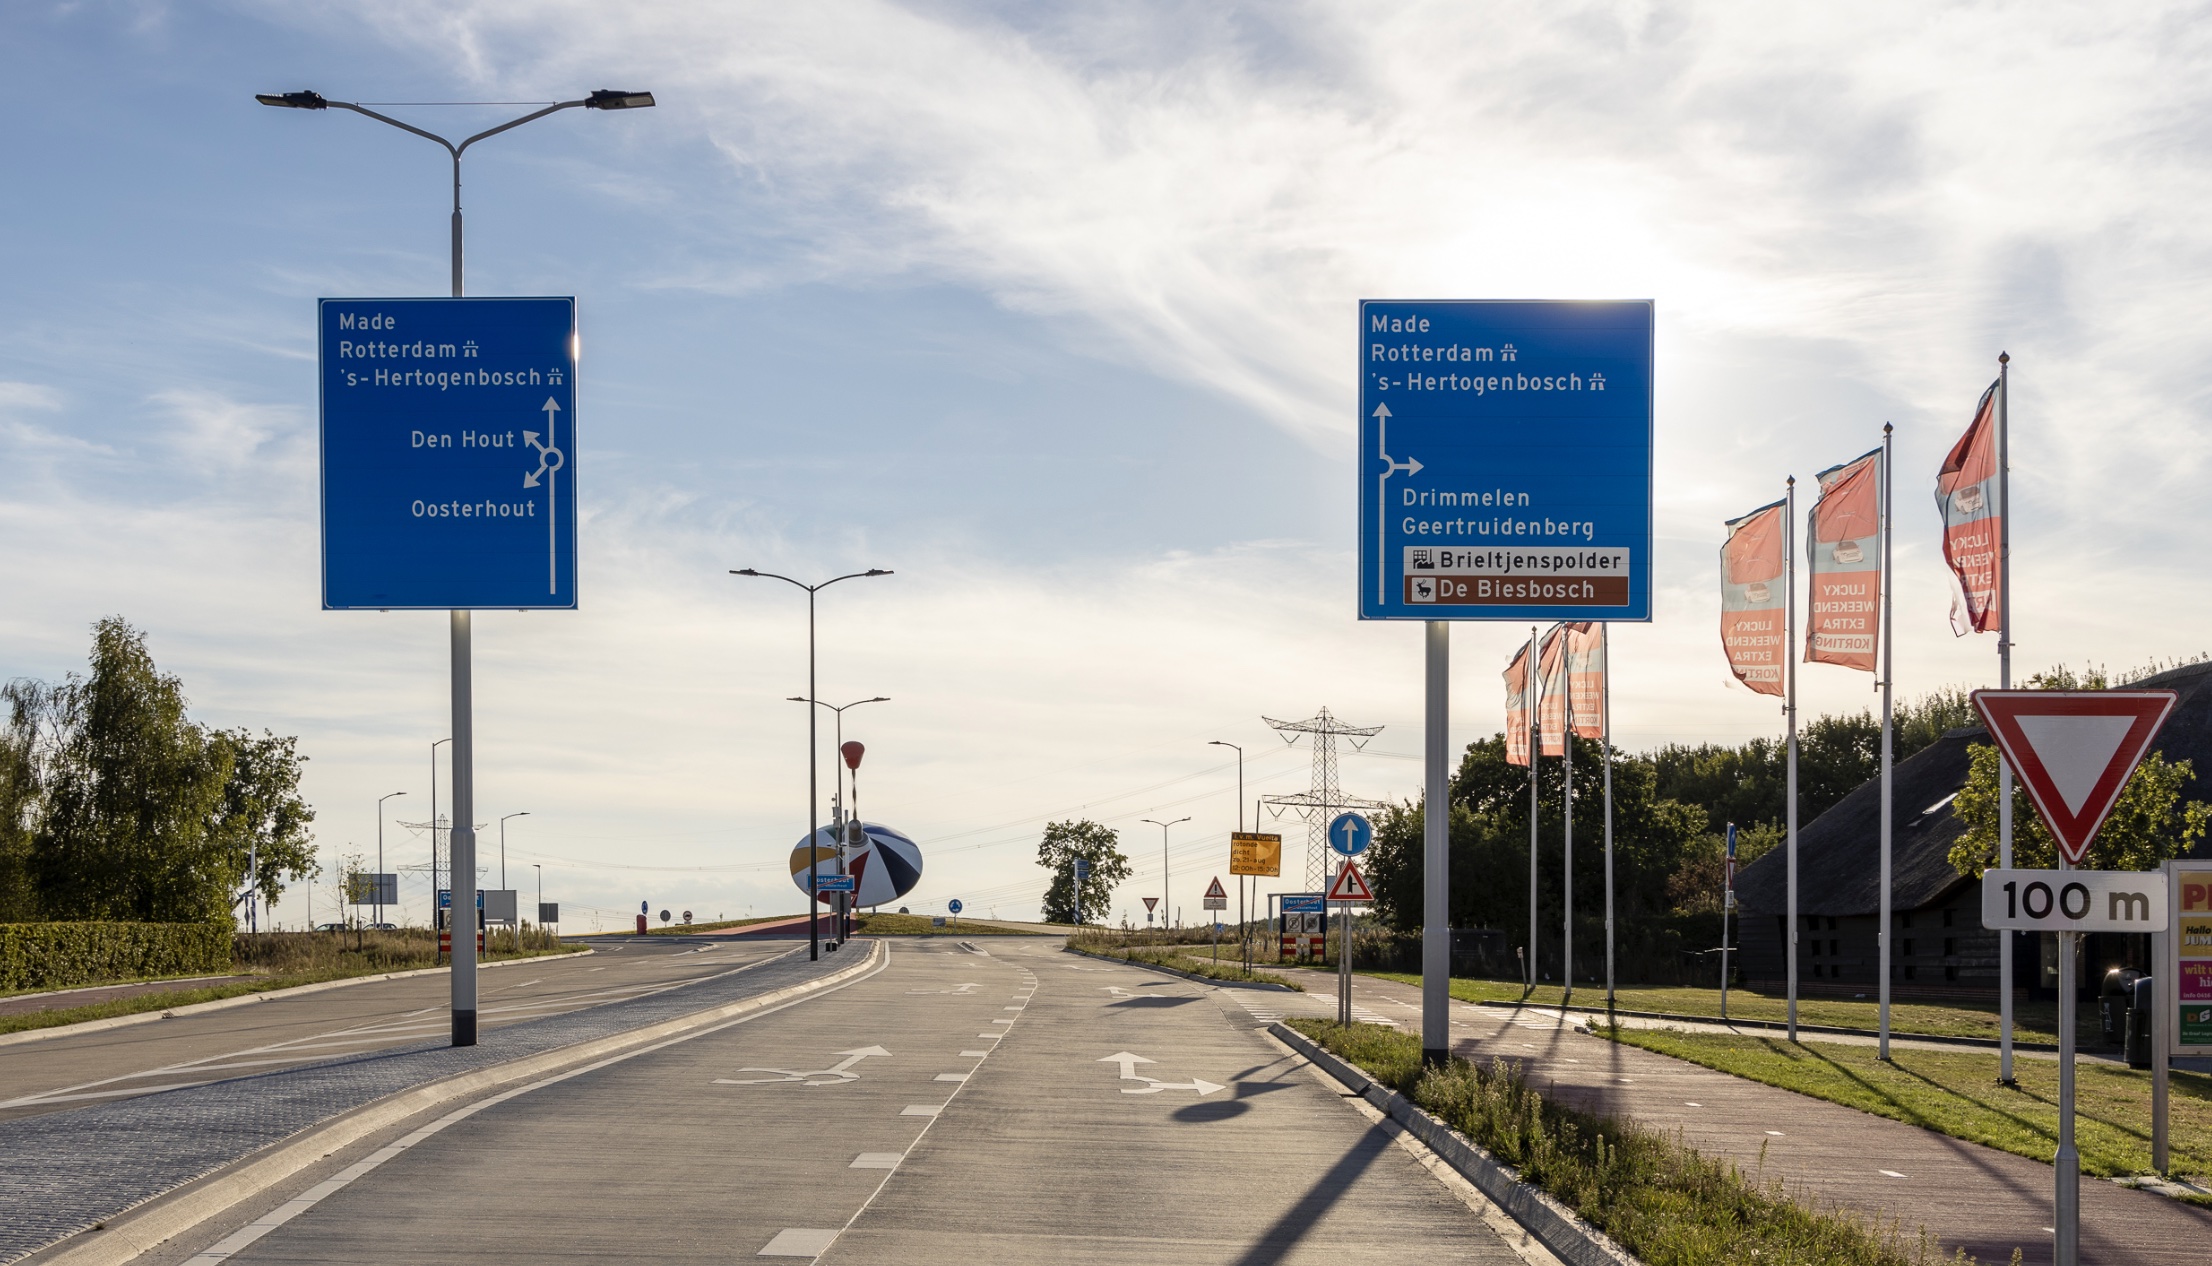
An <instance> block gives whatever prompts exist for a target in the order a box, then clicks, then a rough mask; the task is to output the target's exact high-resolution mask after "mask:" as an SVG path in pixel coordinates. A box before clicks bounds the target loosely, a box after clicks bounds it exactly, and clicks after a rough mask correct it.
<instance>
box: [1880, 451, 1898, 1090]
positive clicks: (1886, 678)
mask: <svg viewBox="0 0 2212 1266" xmlns="http://www.w3.org/2000/svg"><path fill="white" fill-rule="evenodd" d="M1892 431H1893V428H1892V427H1891V426H1890V424H1889V423H1887V422H1884V423H1882V493H1881V496H1882V516H1881V518H1882V593H1881V598H1882V628H1881V638H1882V923H1881V929H1882V930H1881V942H1880V943H1881V950H1882V953H1881V960H1882V961H1881V971H1882V1026H1881V1027H1882V1033H1881V1051H1880V1053H1879V1054H1878V1056H1877V1058H1879V1059H1882V1060H1885V1061H1886V1060H1888V1059H1889V972H1890V967H1889V963H1890V943H1891V942H1892V941H1893V940H1895V939H1896V937H1895V936H1894V935H1893V932H1894V930H1895V929H1893V928H1891V927H1890V893H1889V886H1890V819H1891V817H1892V816H1893V815H1892V813H1891V807H1890V715H1891V704H1892V702H1893V700H1894V696H1895V690H1894V687H1895V685H1896V683H1895V681H1894V680H1893V678H1894V675H1895V674H1894V669H1895V666H1896V647H1895V645H1894V644H1893V642H1892V640H1891V637H1890V632H1891V623H1890V606H1891V603H1890V571H1891V565H1892V563H1893V561H1894V559H1893V557H1892V553H1891V549H1890V522H1889V502H1890V495H1889V493H1890V487H1889V484H1890V447H1891V436H1892Z"/></svg>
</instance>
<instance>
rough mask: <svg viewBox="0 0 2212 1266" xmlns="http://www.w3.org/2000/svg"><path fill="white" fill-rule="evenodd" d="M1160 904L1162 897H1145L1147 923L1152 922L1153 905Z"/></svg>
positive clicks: (1145, 919) (1145, 918)
mask: <svg viewBox="0 0 2212 1266" xmlns="http://www.w3.org/2000/svg"><path fill="white" fill-rule="evenodd" d="M1158 904H1160V899H1159V898H1158V897H1146V898H1145V899H1144V921H1145V922H1147V923H1150V922H1152V907H1154V906H1156V905H1158Z"/></svg>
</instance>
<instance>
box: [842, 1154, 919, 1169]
mask: <svg viewBox="0 0 2212 1266" xmlns="http://www.w3.org/2000/svg"><path fill="white" fill-rule="evenodd" d="M905 1156H906V1153H904V1152H862V1153H861V1154H860V1155H858V1156H855V1157H854V1158H853V1163H852V1164H850V1165H847V1166H846V1167H845V1168H847V1169H897V1168H898V1167H899V1161H901V1160H902V1159H904V1158H905Z"/></svg>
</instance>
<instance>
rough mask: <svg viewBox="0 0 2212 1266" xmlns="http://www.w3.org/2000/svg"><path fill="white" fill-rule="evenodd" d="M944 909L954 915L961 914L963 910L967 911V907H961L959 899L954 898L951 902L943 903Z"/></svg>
mask: <svg viewBox="0 0 2212 1266" xmlns="http://www.w3.org/2000/svg"><path fill="white" fill-rule="evenodd" d="M945 908H946V909H947V910H950V911H952V912H953V913H954V914H958V913H960V912H961V911H962V910H965V909H967V907H966V906H963V905H961V904H960V898H958V897H954V898H953V899H952V900H950V901H947V902H946V903H945Z"/></svg>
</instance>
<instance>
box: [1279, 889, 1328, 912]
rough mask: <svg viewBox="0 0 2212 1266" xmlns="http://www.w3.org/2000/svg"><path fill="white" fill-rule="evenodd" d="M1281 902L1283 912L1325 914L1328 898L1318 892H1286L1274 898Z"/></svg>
mask: <svg viewBox="0 0 2212 1266" xmlns="http://www.w3.org/2000/svg"><path fill="white" fill-rule="evenodd" d="M1276 899H1277V900H1278V901H1280V902H1282V909H1283V913H1284V914H1327V913H1328V912H1329V898H1328V895H1327V894H1326V893H1319V892H1286V893H1283V894H1282V895H1281V896H1280V897H1278V898H1276Z"/></svg>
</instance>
